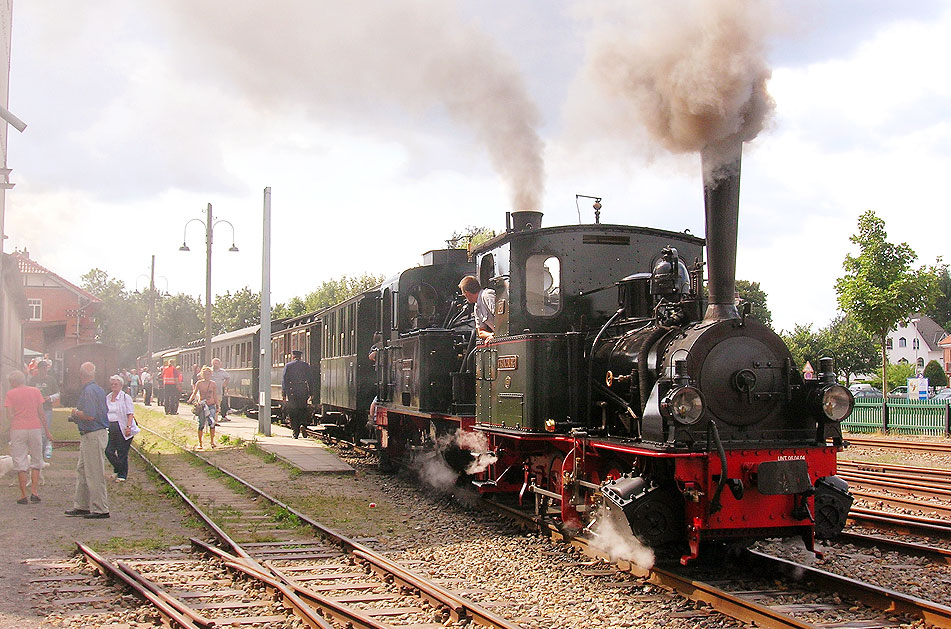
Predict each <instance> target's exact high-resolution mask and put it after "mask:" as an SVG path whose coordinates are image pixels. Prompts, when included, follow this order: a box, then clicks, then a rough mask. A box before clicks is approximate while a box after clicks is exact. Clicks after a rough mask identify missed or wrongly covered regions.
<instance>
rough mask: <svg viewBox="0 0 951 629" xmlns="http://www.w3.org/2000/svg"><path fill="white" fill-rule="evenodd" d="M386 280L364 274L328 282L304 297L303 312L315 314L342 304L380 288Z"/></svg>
mask: <svg viewBox="0 0 951 629" xmlns="http://www.w3.org/2000/svg"><path fill="white" fill-rule="evenodd" d="M384 279H386V278H385V277H384V276H382V275H372V274H370V273H364V274H363V275H360V276H359V277H357V276H354V277H350V276H347V275H343V276H341V277H340V278H339V279H335V280H327V281H325V282H323V283H321V284H320V286H318V287H317V289H316V290H314V291H312V292H310V293H308V294H307V296H306V297H304V310H303V312H313V311H314V310H320V309H321V308H326V307H327V306H332V305H334V304H336V303H340V302H341V301H344V300H346V299H349V298H350V297H353V296H354V295H359V294H360V293H362V292H363V291H365V290H369V289H371V288H374V287H376V286H379V285H380V283H381V282H383V280H384ZM303 312H302V313H298V314H303Z"/></svg>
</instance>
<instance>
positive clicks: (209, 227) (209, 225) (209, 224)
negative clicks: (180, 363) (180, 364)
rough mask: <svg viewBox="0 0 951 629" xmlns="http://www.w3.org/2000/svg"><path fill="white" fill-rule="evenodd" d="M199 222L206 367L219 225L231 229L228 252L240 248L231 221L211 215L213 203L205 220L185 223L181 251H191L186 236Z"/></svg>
mask: <svg viewBox="0 0 951 629" xmlns="http://www.w3.org/2000/svg"><path fill="white" fill-rule="evenodd" d="M195 221H197V222H199V223H201V224H202V225H204V226H205V355H204V359H203V360H202V362H203V363H204V364H206V365H210V364H211V243H212V236H213V234H214V231H215V226H216V225H217V224H218V223H227V224H228V226H229V227H230V228H231V248H230V249H228V251H234V252H237V251H238V248H237V247H236V246H235V244H234V225H232V224H231V222H230V221H226V220H223V219H218V220H215V219H214V217H213V216H212V215H211V203H209V204H208V209H207V216H206V218H205V220H201V219H200V218H193V219H191V220H189V221H188V222H186V223H185V230H184V231H183V233H182V246H181V247H179V248H178V250H179V251H191V249H189V248H188V245H187V244H185V235H186V234H187V233H188V225H189V224H190V223H193V222H195Z"/></svg>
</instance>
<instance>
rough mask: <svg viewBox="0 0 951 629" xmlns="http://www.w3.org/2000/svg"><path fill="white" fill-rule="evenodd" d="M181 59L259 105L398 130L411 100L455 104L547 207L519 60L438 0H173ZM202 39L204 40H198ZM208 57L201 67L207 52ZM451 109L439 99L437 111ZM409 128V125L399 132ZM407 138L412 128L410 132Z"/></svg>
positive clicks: (523, 200)
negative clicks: (226, 0)
mask: <svg viewBox="0 0 951 629" xmlns="http://www.w3.org/2000/svg"><path fill="white" fill-rule="evenodd" d="M159 6H160V7H161V9H160V10H161V11H164V12H165V14H166V15H167V16H168V17H170V18H171V19H172V20H173V22H174V23H175V26H176V27H175V28H173V29H172V31H173V32H174V33H182V32H183V29H182V28H180V27H181V26H184V27H185V28H184V35H183V36H182V41H181V42H179V44H180V45H179V46H175V47H172V48H173V49H174V50H184V51H186V52H185V53H184V55H185V56H186V58H183V59H182V60H181V65H182V67H185V68H189V71H190V72H203V73H205V74H207V77H206V78H205V79H204V80H205V81H206V82H213V81H216V80H217V81H223V82H224V83H225V84H226V85H225V88H226V91H230V90H233V89H234V88H237V89H238V90H240V92H241V93H242V94H243V96H245V97H246V98H247V99H248V100H250V101H251V102H252V103H253V104H254V105H255V106H256V107H258V108H260V109H263V110H265V112H266V111H267V110H270V109H274V108H282V109H285V110H290V111H291V112H298V111H303V112H306V114H307V115H308V116H309V117H310V118H311V119H312V121H313V122H314V123H315V124H324V123H327V122H328V121H329V122H336V123H341V122H342V123H350V124H352V125H353V127H354V128H356V129H358V130H359V131H360V132H361V133H364V132H366V131H368V130H370V131H377V132H382V135H387V136H390V137H395V138H396V139H397V140H399V139H404V138H405V136H406V130H405V129H406V123H405V114H406V113H407V112H409V113H410V114H411V115H413V116H414V117H416V118H418V119H422V120H425V121H426V122H427V124H428V125H429V126H436V127H438V126H439V124H440V118H441V117H442V116H443V115H444V114H447V115H448V116H449V117H450V118H451V119H452V120H454V121H455V122H457V123H459V124H462V125H464V126H466V127H468V128H469V130H470V131H471V133H472V135H473V136H474V137H475V138H476V139H477V140H478V141H479V142H480V143H481V144H482V145H483V146H484V147H485V149H486V150H487V152H488V155H489V158H490V160H491V162H492V164H493V167H494V168H495V169H496V171H497V172H498V174H499V176H500V177H501V178H502V179H503V180H504V181H505V183H506V185H507V186H508V188H509V192H510V197H511V200H512V204H513V208H514V209H531V208H536V207H540V205H541V198H542V191H543V187H544V165H543V159H542V153H543V144H542V141H541V138H540V136H539V134H538V131H537V129H538V126H539V113H538V110H537V108H536V107H535V104H534V103H533V101H532V99H531V98H530V97H529V95H528V91H527V89H526V87H525V85H524V82H523V79H522V76H521V74H520V72H519V69H518V68H517V66H516V64H515V62H514V60H513V59H512V58H511V57H509V56H508V55H507V54H505V53H504V52H503V51H502V49H501V48H500V47H499V46H498V45H497V44H496V43H495V42H494V41H493V40H492V39H491V38H490V37H489V36H488V35H487V34H486V33H485V32H484V31H482V30H480V29H479V28H477V27H475V26H473V25H472V24H471V23H469V22H467V21H466V20H465V19H464V18H463V16H461V15H460V14H459V13H458V10H457V9H456V8H455V7H454V6H453V4H452V3H447V2H439V1H438V0H407V1H404V2H398V3H397V2H387V1H385V0H377V1H374V0H369V1H364V2H355V3H348V2H344V3H341V2H331V1H329V0H296V1H294V0H288V1H285V2H280V3H234V4H231V5H229V6H228V10H227V11H222V10H221V3H220V2H216V1H213V0H188V1H187V2H186V1H185V0H169V1H168V2H163V3H159ZM196 49H197V50H196ZM206 63H207V64H209V65H208V66H207V67H202V64H206ZM440 109H442V111H440ZM401 136H404V137H401ZM405 139H406V143H407V144H408V145H410V146H412V145H413V144H418V143H419V140H418V139H415V138H412V137H410V138H405Z"/></svg>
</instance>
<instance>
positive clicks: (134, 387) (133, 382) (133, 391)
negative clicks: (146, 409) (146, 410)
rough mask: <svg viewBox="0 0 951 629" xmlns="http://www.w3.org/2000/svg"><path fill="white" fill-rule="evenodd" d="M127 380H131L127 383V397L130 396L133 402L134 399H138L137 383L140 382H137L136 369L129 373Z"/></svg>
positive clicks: (137, 374) (137, 371)
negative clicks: (128, 389)
mask: <svg viewBox="0 0 951 629" xmlns="http://www.w3.org/2000/svg"><path fill="white" fill-rule="evenodd" d="M129 378H131V380H130V381H129V388H130V389H131V390H130V391H129V395H131V396H132V400H133V401H134V400H135V398H136V397H138V395H139V382H140V380H139V370H138V369H133V370H132V371H131V372H130V373H129Z"/></svg>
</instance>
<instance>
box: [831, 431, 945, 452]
mask: <svg viewBox="0 0 951 629" xmlns="http://www.w3.org/2000/svg"><path fill="white" fill-rule="evenodd" d="M845 440H846V441H848V442H849V444H850V445H853V446H862V447H864V448H886V449H889V450H909V451H915V452H949V453H951V442H948V443H946V442H940V441H911V440H906V439H884V438H883V439H874V438H871V437H857V436H855V435H848V436H847V437H846V438H845Z"/></svg>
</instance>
